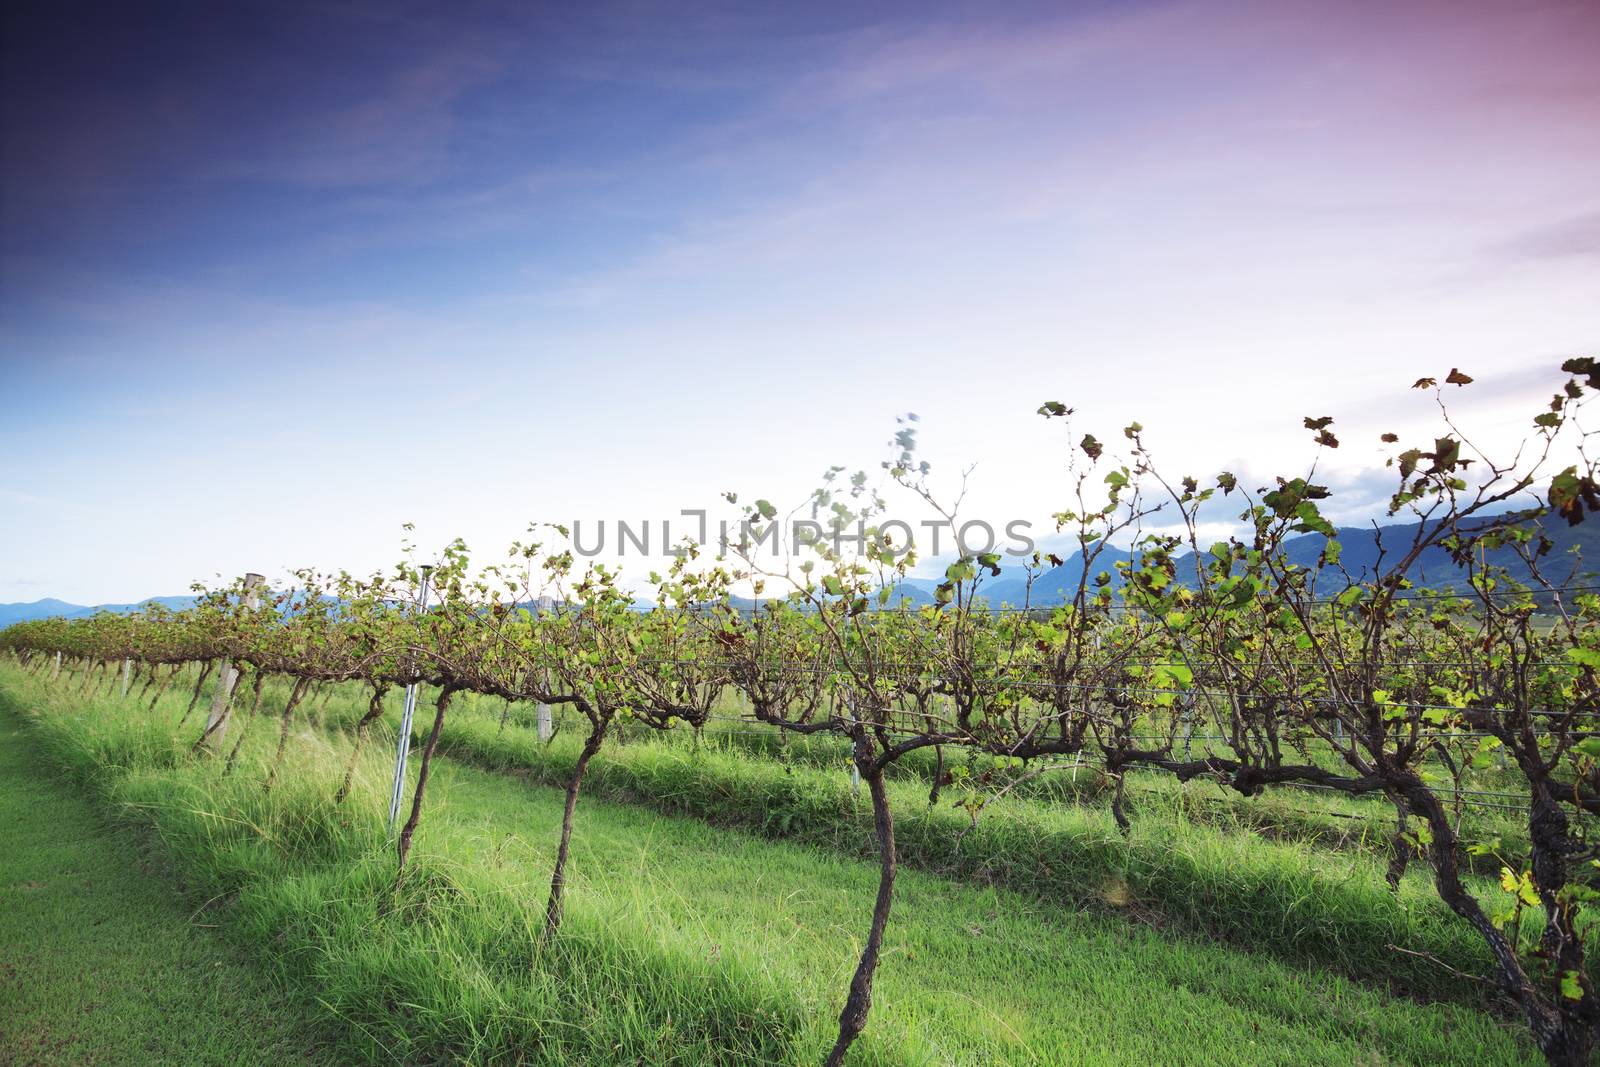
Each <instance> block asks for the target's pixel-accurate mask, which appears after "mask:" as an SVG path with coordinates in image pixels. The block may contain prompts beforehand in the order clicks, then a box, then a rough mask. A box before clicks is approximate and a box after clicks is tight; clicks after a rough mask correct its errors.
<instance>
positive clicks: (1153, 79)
mask: <svg viewBox="0 0 1600 1067" xmlns="http://www.w3.org/2000/svg"><path fill="white" fill-rule="evenodd" d="M4 17H5V20H6V23H5V32H4V36H3V43H0V48H3V56H0V79H3V86H0V89H3V92H0V96H3V101H0V107H3V141H0V167H3V182H0V227H3V228H0V285H3V291H0V388H3V390H4V395H5V398H6V400H7V404H6V418H5V421H4V425H3V426H0V447H3V449H4V454H5V455H6V456H7V457H8V460H9V462H8V463H7V464H6V467H5V473H4V474H0V510H3V511H4V512H5V513H6V514H7V521H6V522H5V523H4V524H0V552H3V554H4V561H5V562H4V563H3V564H0V600H11V599H33V598H35V597H36V596H41V595H47V594H48V595H60V596H64V597H68V598H75V599H80V600H103V599H117V598H125V597H133V596H139V595H143V594H147V593H151V592H170V591H176V590H179V589H181V588H182V587H183V586H184V585H186V584H187V582H188V580H189V579H191V578H194V577H205V576H207V575H210V574H211V573H213V572H218V571H220V572H223V573H228V574H232V573H236V572H237V571H239V570H241V569H244V568H246V567H254V568H257V569H267V570H273V569H276V568H281V567H283V566H287V565H295V564H300V563H317V564H322V565H334V566H338V565H347V566H351V567H355V568H360V567H366V566H372V565H377V564H380V563H382V562H384V561H385V560H387V559H389V558H390V557H391V555H392V552H393V548H394V546H395V545H396V544H397V542H398V540H399V526H400V523H401V522H403V521H406V520H412V521H415V522H417V523H418V527H419V529H418V535H419V538H420V539H421V540H422V541H423V542H424V543H429V544H431V543H436V542H438V541H440V540H443V539H447V538H448V537H451V536H454V535H456V534H458V533H460V534H463V535H466V536H467V537H468V539H469V541H470V542H472V543H473V544H474V545H475V546H478V547H481V548H484V549H492V548H496V547H497V546H498V545H500V544H503V543H504V542H505V541H507V540H509V538H511V537H513V536H515V535H516V534H517V533H518V532H519V531H520V530H521V528H522V527H523V525H524V524H525V522H526V521H527V520H529V519H532V518H544V519H559V520H570V519H572V518H585V519H598V518H615V517H619V516H621V517H630V518H645V517H651V516H660V515H671V514H674V513H676V511H677V509H679V508H681V507H699V506H706V505H709V504H713V503H715V500H716V495H717V493H718V492H719V491H720V490H723V489H729V488H737V489H741V490H744V491H746V492H750V491H755V492H761V493H765V494H768V495H772V496H774V497H782V496H783V495H785V494H790V495H792V494H794V493H798V492H802V491H803V490H804V488H805V487H806V486H808V485H810V484H811V483H812V481H813V479H814V475H815V473H816V472H817V471H819V470H820V469H822V468H823V467H825V466H827V465H828V464H830V463H834V462H841V463H850V464H864V463H871V462H873V461H874V460H875V459H876V458H877V457H878V456H879V455H880V453H881V451H882V449H881V443H882V440H883V439H884V438H885V437H886V436H887V435H888V432H889V430H890V429H891V428H892V427H891V420H892V416H893V415H894V414H895V413H896V412H898V411H901V410H916V411H918V412H920V413H921V414H922V415H923V418H924V423H923V425H924V427H925V437H926V439H927V442H928V445H929V447H930V449H931V452H932V456H933V458H934V459H935V460H936V461H937V462H939V463H940V465H941V467H942V468H949V467H953V466H955V465H956V464H965V463H967V462H971V461H977V462H979V464H980V466H979V470H978V473H977V474H976V475H975V497H974V506H975V507H978V508H980V509H981V510H982V511H983V512H984V513H985V514H989V515H995V516H1005V517H1008V518H1009V517H1011V516H1013V515H1026V516H1032V517H1037V518H1039V519H1041V520H1042V519H1043V517H1044V516H1046V515H1048V514H1049V513H1050V512H1051V511H1052V510H1054V509H1055V508H1056V507H1057V506H1059V505H1060V503H1061V501H1060V499H1059V497H1060V493H1061V490H1062V486H1061V483H1060V480H1059V478H1058V477H1056V476H1055V474H1054V473H1053V472H1054V471H1055V470H1056V469H1057V467H1058V463H1057V457H1058V456H1059V445H1060V441H1059V438H1058V437H1057V435H1055V434H1052V433H1051V428H1050V427H1046V426H1042V425H1039V424H1038V420H1035V419H1033V418H1032V417H1031V412H1032V411H1033V409H1034V408H1035V407H1036V406H1037V405H1038V403H1039V401H1040V400H1042V399H1046V398H1059V399H1062V400H1064V401H1066V402H1068V403H1072V404H1074V405H1076V406H1077V407H1078V408H1079V410H1080V412H1081V415H1080V424H1081V425H1080V427H1079V428H1080V429H1094V430H1096V431H1097V432H1099V433H1100V434H1101V436H1103V437H1105V436H1108V433H1107V431H1110V433H1111V434H1114V433H1115V428H1116V427H1117V426H1120V425H1121V424H1122V422H1124V421H1126V420H1127V419H1129V418H1139V419H1141V420H1142V421H1144V423H1145V424H1146V425H1147V426H1150V427H1151V428H1152V433H1153V440H1154V442H1155V443H1156V445H1157V447H1158V448H1161V449H1163V450H1164V451H1165V453H1166V454H1167V455H1169V456H1171V457H1172V459H1173V462H1174V463H1176V464H1180V465H1183V466H1184V468H1185V469H1191V468H1192V469H1194V470H1196V471H1198V472H1202V473H1203V472H1208V471H1210V470H1212V469H1214V468H1215V467H1218V466H1221V465H1224V464H1231V465H1233V466H1235V467H1239V468H1243V469H1246V470H1255V471H1259V472H1261V473H1262V474H1265V473H1268V472H1271V471H1276V470H1278V469H1280V468H1281V467H1282V466H1283V465H1284V464H1296V463H1299V462H1303V461H1304V460H1305V459H1307V458H1309V456H1308V453H1307V452H1306V450H1305V448H1304V445H1303V441H1304V434H1303V433H1302V432H1301V431H1300V430H1299V429H1298V425H1299V417H1300V416H1301V415H1304V414H1332V415H1334V416H1336V417H1337V418H1338V419H1339V420H1340V421H1339V425H1340V426H1341V427H1344V428H1345V429H1346V434H1345V436H1346V439H1347V441H1349V442H1351V444H1349V445H1347V448H1346V449H1345V450H1341V453H1340V454H1339V455H1338V456H1337V462H1336V463H1334V464H1333V466H1332V467H1331V468H1330V475H1331V476H1333V477H1334V478H1335V479H1336V480H1337V479H1344V480H1346V481H1348V482H1349V483H1350V485H1351V487H1352V490H1351V491H1352V494H1353V496H1352V498H1351V502H1350V504H1349V511H1348V514H1350V515H1356V514H1360V513H1361V512H1362V510H1363V509H1364V508H1367V507H1369V505H1370V502H1371V499H1372V497H1373V493H1372V491H1371V487H1370V480H1363V479H1362V478H1361V477H1360V476H1359V475H1360V470H1361V468H1363V467H1364V466H1367V465H1370V464H1371V463H1372V462H1373V461H1374V459H1375V458H1376V455H1377V453H1376V451H1375V450H1374V449H1373V448H1372V447H1369V446H1368V444H1366V443H1365V442H1368V441H1370V440H1371V439H1372V437H1374V436H1375V433H1376V432H1377V431H1378V430H1381V429H1391V428H1393V429H1400V428H1402V427H1404V426H1406V425H1410V424H1413V423H1418V421H1419V420H1421V419H1423V418H1424V417H1425V415H1426V407H1425V404H1424V403H1423V398H1421V397H1420V396H1416V397H1408V396H1406V395H1405V389H1404V386H1405V385H1406V384H1407V383H1408V382H1409V381H1410V380H1411V379H1413V378H1415V377H1417V376H1419V375H1422V374H1442V373H1443V372H1444V371H1446V370H1448V369H1449V368H1450V367H1451V366H1457V365H1459V366H1462V367H1463V368H1465V369H1467V370H1468V371H1469V372H1471V373H1473V374H1474V375H1476V376H1477V377H1478V378H1479V380H1480V382H1479V386H1478V387H1477V389H1476V390H1475V392H1474V395H1473V396H1472V397H1471V398H1469V399H1467V400H1465V401H1464V403H1465V404H1466V405H1467V406H1468V407H1469V408H1470V409H1472V410H1471V414H1472V415H1473V416H1474V417H1475V418H1476V419H1477V420H1478V422H1479V424H1480V425H1481V426H1483V427H1485V430H1484V432H1486V433H1492V434H1501V435H1508V434H1511V433H1513V432H1515V431H1516V430H1518V429H1519V428H1520V427H1522V426H1525V425H1526V417H1527V416H1528V415H1529V414H1531V412H1532V411H1533V410H1534V407H1535V406H1536V405H1537V403H1538V400H1539V397H1540V396H1542V395H1544V394H1546V393H1547V392H1548V391H1549V388H1550V386H1552V385H1553V384H1554V383H1555V381H1556V375H1555V374H1554V373H1551V372H1549V370H1553V368H1554V366H1555V365H1556V364H1557V363H1559V361H1560V359H1561V358H1563V357H1565V356H1569V355H1574V354H1578V353H1582V352H1591V353H1592V352H1595V351H1596V350H1597V348H1600V313H1597V310H1596V308H1597V306H1600V299H1597V298H1596V295H1595V294H1596V293H1597V292H1600V192H1597V190H1600V64H1596V63H1595V62H1594V56H1595V55H1597V54H1600V5H1596V4H1594V3H1592V2H1577V3H1549V4H1541V3H1519V4H1504V3H1473V2H1467V3H1417V4H1407V3H1359V2H1356V3H1352V2H1342V3H1295V2H1273V3H1266V2H1262V3H1250V2H1227V3H1221V2H1218V3H1149V4H1134V3H1116V4H1109V3H1107V4H1080V5H1062V4H1050V5H1036V6H1020V5H1014V6H1005V7H1003V8H1001V7H999V6H997V5H989V4H985V5H976V4H975V5H930V4H926V3H919V4H905V5H860V4H848V5H846V4H841V5H824V4H813V5H803V6H802V5H789V6H787V7H779V6H777V5H747V4H727V5H721V6H715V5H689V4H678V5H665V4H663V5H651V4H626V5H561V6H542V7H535V6H531V5H526V4H504V5H493V4H481V5H462V4H452V5H420V4H410V5H408V4H394V3H384V4H367V3H346V4H328V5H320V6H317V7H311V6H306V7H304V8H302V9H299V10H295V9H292V8H291V6H290V5H283V4H250V3H230V4H202V3H192V4H187V3H184V4H179V3H156V4H140V5H133V4H116V5H103V6H89V5H74V4H62V3H53V4H49V5H27V4H13V5H10V6H9V7H8V9H7V13H6V14H5V16H4ZM1547 368H1548V369H1549V370H1547ZM1309 407H1316V408H1317V409H1318V410H1317V411H1315V412H1313V411H1310V410H1309ZM1303 409H1304V410H1303ZM1358 441H1360V442H1363V443H1362V444H1361V445H1360V446H1359V447H1357V446H1356V442H1358ZM230 494H231V496H232V499H233V501H234V503H233V504H232V505H231V506H220V505H219V503H218V501H219V500H220V499H222V498H224V497H227V496H229V495H230ZM641 569H642V568H641Z"/></svg>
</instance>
